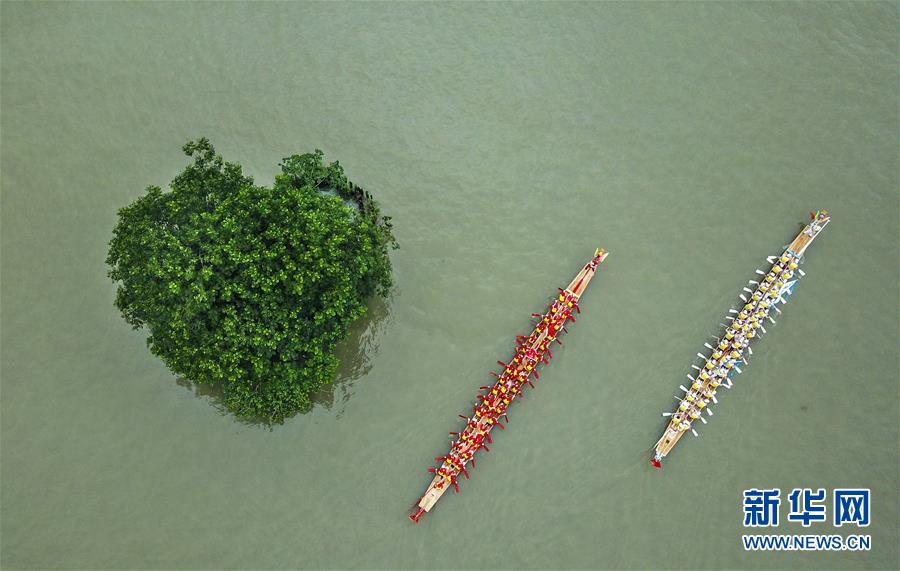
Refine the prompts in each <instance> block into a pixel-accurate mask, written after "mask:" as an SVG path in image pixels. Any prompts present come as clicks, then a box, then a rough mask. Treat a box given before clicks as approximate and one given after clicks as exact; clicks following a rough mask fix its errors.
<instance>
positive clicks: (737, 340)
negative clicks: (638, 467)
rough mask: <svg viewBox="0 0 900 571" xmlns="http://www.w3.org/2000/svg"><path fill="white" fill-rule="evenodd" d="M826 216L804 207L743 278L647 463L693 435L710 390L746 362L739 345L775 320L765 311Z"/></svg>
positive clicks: (787, 284) (780, 296)
mask: <svg viewBox="0 0 900 571" xmlns="http://www.w3.org/2000/svg"><path fill="white" fill-rule="evenodd" d="M830 220H831V218H830V217H829V216H828V212H827V211H825V210H820V211H818V212H810V222H809V224H807V225H806V226H805V227H804V228H803V230H802V231H801V232H800V233H799V234H798V235H797V237H796V238H794V241H793V242H791V243H790V245H788V246H786V247H785V250H784V253H783V254H782V255H781V256H769V257H768V258H766V262H767V263H768V264H770V265H771V266H770V268H769V271H768V272H763V271H762V270H759V269H757V270H756V273H757V274H759V275H760V276H762V277H761V278H759V281H756V280H750V283H749V284H748V286H750V287H747V286H745V287H744V288H743V292H742V293H741V294H739V297H740V298H741V300H742V301H743V304H744V305H743V306H742V307H741V308H740V309H736V308H732V309H730V310H729V312H728V313H729V315H728V317H726V320H727V321H729V322H730V324H722V325H723V326H724V327H725V332H724V334H723V335H722V336H721V338H719V341H718V343H717V344H716V345H715V346H712V345H710V344H709V343H705V344H704V346H705V348H706V349H707V351H708V352H709V355H708V356H707V355H704V354H703V353H697V356H698V357H699V358H701V359H703V360H704V361H706V362H705V364H704V365H703V367H699V366H697V365H696V364H695V365H691V367H692V368H693V369H694V371H695V372H694V376H691V374H688V375H687V378H688V380H690V381H691V385H690V387H688V388H685V387H684V386H683V385H682V386H679V388H680V389H681V390H682V391H683V392H684V396H683V397H681V398H678V397H676V398H678V400H679V403H678V407H677V408H676V409H675V411H674V412H666V413H663V416H666V417H669V424H668V426H667V427H666V429H665V432H664V433H663V435H662V437H661V438H660V439H659V440H658V441H657V443H656V445H655V446H654V449H655V450H654V455H653V457H652V458H651V459H650V464H652V465H653V467H654V468H662V460H663V458H665V457H666V455H668V454H669V452H670V451H671V450H672V448H673V447H674V446H675V444H677V443H678V441H679V439H681V437H682V436H683V435H684V434H685V433H686V432H688V431H690V432H691V433H692V434H693V435H694V436H698V434H697V430H696V429H695V428H694V427H693V425H694V424H695V421H697V420H699V421H700V422H702V423H703V424H706V418H704V416H703V412H704V411H705V412H706V413H707V415H709V416H712V414H713V413H712V410H711V408H710V403H711V402H712V403H718V402H719V401H718V400H717V399H716V390H717V389H718V388H719V387H720V386H721V387H725V388H728V389H730V388H731V387H732V385H733V379H734V378H735V376H736V375H738V374H740V373H741V367H740V364H741V363H743V364H744V365H747V358H746V357H745V356H744V353H745V351H746V352H747V353H749V354H750V355H752V354H753V349H751V348H750V344H751V342H752V341H753V339H754V338H756V337H757V336H760V335H762V334H764V333H766V328H765V325H764V324H763V321H765V320H769V321H770V322H771V323H772V324H774V323H775V320H774V319H773V318H772V316H771V315H770V312H771V311H772V310H774V311H775V312H776V313H781V309H780V308H779V307H778V306H779V305H784V304H785V303H787V300H788V298H789V297H790V296H791V294H792V293H793V292H794V288H795V287H796V285H797V280H798V279H799V278H800V277H802V276H804V275H805V274H804V272H803V270H801V269H799V265H800V263H801V262H802V261H803V254H804V253H805V252H806V249H807V248H808V247H809V245H810V244H812V242H813V240H815V239H816V237H817V236H818V235H819V234H820V233H821V232H822V229H824V228H825V226H827V225H828V222H829V221H830ZM795 272H796V273H795ZM751 287H753V288H754V289H751Z"/></svg>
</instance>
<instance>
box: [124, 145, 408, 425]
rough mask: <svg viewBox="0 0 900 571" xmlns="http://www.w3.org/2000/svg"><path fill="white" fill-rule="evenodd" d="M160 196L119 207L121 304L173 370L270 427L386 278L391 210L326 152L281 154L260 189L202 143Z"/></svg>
mask: <svg viewBox="0 0 900 571" xmlns="http://www.w3.org/2000/svg"><path fill="white" fill-rule="evenodd" d="M183 150H184V152H185V154H186V155H187V156H189V157H192V158H193V162H192V163H190V164H189V165H188V166H186V167H185V168H184V170H183V171H182V172H181V173H180V174H179V175H178V176H176V177H175V179H174V180H173V181H172V182H171V184H170V185H169V190H168V191H165V192H164V191H163V190H162V189H161V188H160V187H157V186H150V187H148V188H147V190H146V193H145V194H144V195H143V196H141V197H140V198H139V199H137V200H136V201H135V202H133V203H132V204H130V205H128V206H126V207H124V208H122V209H121V210H120V211H119V218H118V222H117V224H116V226H115V229H114V231H113V239H112V240H111V242H110V248H109V254H108V256H107V263H108V264H109V266H110V268H111V269H110V271H109V277H110V278H112V279H113V280H114V281H115V282H117V283H118V290H117V293H116V300H115V305H116V307H117V308H118V309H119V310H120V311H121V313H122V316H123V317H124V318H125V320H126V321H127V322H128V323H129V324H131V325H132V326H133V327H134V328H135V329H140V328H146V329H147V331H148V332H149V335H148V337H147V345H148V347H149V348H150V351H151V352H152V353H153V354H154V355H156V356H157V357H159V358H160V359H162V361H163V362H164V363H165V364H166V366H167V367H168V368H169V369H170V370H171V371H172V372H173V373H175V374H177V375H180V376H182V377H184V378H186V379H188V380H190V381H192V382H194V383H197V384H199V385H208V386H210V387H213V388H215V389H216V390H217V391H218V392H220V394H221V402H222V404H223V405H224V407H225V408H226V409H227V410H228V411H230V412H231V413H233V414H234V415H236V416H237V417H240V418H242V419H249V420H256V421H262V422H265V423H268V424H273V423H282V422H283V421H284V419H285V418H287V417H289V416H291V415H293V414H296V413H298V412H303V411H308V410H309V409H310V408H311V407H312V400H311V397H312V395H313V394H314V393H315V392H316V391H317V390H319V389H320V388H322V387H323V386H325V385H327V384H329V383H331V382H332V380H333V378H334V374H335V369H336V367H337V365H338V360H337V358H336V357H335V354H334V350H335V346H336V344H337V343H338V342H340V341H341V340H343V339H344V338H345V337H346V336H347V333H348V328H349V326H350V325H351V324H352V323H353V322H354V321H355V320H357V319H359V318H360V317H362V316H363V315H364V314H365V313H366V301H367V300H368V298H370V297H371V296H374V295H378V296H386V295H387V294H388V292H389V290H390V288H391V286H392V277H391V273H392V270H391V262H390V258H389V255H388V252H389V250H391V249H394V248H397V242H396V240H395V238H394V236H393V232H392V227H391V222H390V217H388V216H382V215H381V213H380V211H379V208H378V204H377V202H376V201H375V200H374V199H373V198H372V196H371V195H370V194H369V193H367V192H365V191H364V190H362V189H361V188H360V187H358V186H356V185H355V184H353V183H352V182H350V181H349V180H348V179H347V177H346V176H345V175H344V170H343V168H342V167H341V165H340V164H339V163H338V162H337V161H335V162H332V163H330V164H326V163H325V162H324V155H323V153H322V151H319V150H316V151H315V152H314V153H307V154H303V155H293V156H291V157H288V158H285V159H283V162H282V163H281V164H280V166H281V173H280V174H278V175H277V176H276V178H275V182H274V185H273V186H272V187H271V188H268V187H264V186H258V185H256V184H254V181H253V179H252V178H250V177H248V176H245V175H244V174H243V173H242V170H241V166H240V164H238V163H234V162H226V161H224V160H223V158H222V157H221V156H220V155H218V154H216V151H215V149H214V147H213V145H212V144H211V143H210V142H209V141H208V140H207V139H205V138H202V139H199V140H197V141H189V142H188V143H187V144H185V145H184V147H183Z"/></svg>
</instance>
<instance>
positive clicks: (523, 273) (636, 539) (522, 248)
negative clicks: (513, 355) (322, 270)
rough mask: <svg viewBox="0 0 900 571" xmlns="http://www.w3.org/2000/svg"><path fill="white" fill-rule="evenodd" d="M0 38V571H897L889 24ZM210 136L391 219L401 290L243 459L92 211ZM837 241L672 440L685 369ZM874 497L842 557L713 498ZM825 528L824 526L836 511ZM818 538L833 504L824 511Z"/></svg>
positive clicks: (649, 14) (578, 10)
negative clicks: (694, 424)
mask: <svg viewBox="0 0 900 571" xmlns="http://www.w3.org/2000/svg"><path fill="white" fill-rule="evenodd" d="M0 19H2V28H0V32H2V58H0V66H2V77H0V79H2V124H0V127H2V408H0V412H2V442H0V444H2V473H0V476H2V496H0V501H2V512H0V516H2V525H0V533H2V535H0V541H2V544H0V548H2V552H0V557H2V559H0V563H2V567H3V568H4V569H33V568H34V569H48V568H84V569H138V568H140V569H167V568H192V569H218V568H242V569H251V568H252V569H274V568H315V569H322V568H359V569H375V568H378V569H381V568H388V569H393V568H402V569H406V568H444V569H468V568H498V569H576V568H602V569H622V568H685V569H694V568H723V567H727V568H788V567H797V568H806V569H823V568H887V569H897V568H898V567H900V555H898V546H900V532H898V520H900V514H898V488H900V479H898V472H900V459H898V448H900V437H898V430H900V410H898V390H900V389H898V386H900V380H898V370H900V369H898V356H897V355H898V342H900V340H898V315H900V314H898V299H900V292H898V272H900V267H898V215H900V205H898V170H900V162H898V157H900V149H898V129H900V122H898V109H900V103H898V37H900V32H898V4H897V3H868V2H857V3H749V4H732V3H674V2H657V3H632V4H619V3H556V2H553V3H549V2H548V3H515V4H507V3H492V4H475V3H468V4H417V3H397V4H389V3H299V2H298V3H187V2H185V3H107V2H92V3H31V2H29V3H18V2H3V3H2V5H0ZM199 136H207V137H209V138H210V139H211V140H212V141H213V143H214V144H215V145H216V147H217V149H218V150H219V151H220V152H221V153H223V154H224V155H225V157H226V159H229V160H235V161H239V162H240V163H241V164H242V165H243V166H244V168H245V171H246V172H248V173H250V174H252V175H253V176H254V177H255V178H256V180H257V182H259V183H260V184H265V185H268V184H270V183H271V180H272V177H273V175H274V173H275V172H276V171H277V163H278V162H279V161H280V159H281V157H284V156H287V155H289V154H292V153H299V152H307V151H311V150H312V149H314V148H316V147H318V148H321V149H323V150H324V151H325V153H326V156H327V157H328V158H331V159H339V160H340V161H341V163H342V164H343V165H344V167H345V169H346V171H347V174H348V175H349V177H350V178H351V180H353V181H355V182H357V183H359V184H360V185H362V186H363V187H365V188H366V189H367V190H369V191H371V192H372V193H373V194H374V195H375V196H376V197H377V198H378V199H379V200H380V202H381V203H382V206H383V210H384V212H385V213H386V214H390V215H392V216H393V217H394V224H395V229H396V235H397V238H398V239H399V241H400V243H401V249H400V250H398V251H396V252H395V253H394V254H393V262H394V265H395V270H396V282H397V287H396V290H395V292H394V295H393V296H392V298H391V299H390V300H389V301H388V302H386V303H373V304H372V311H371V314H370V316H369V317H368V318H366V319H365V320H364V321H363V322H360V323H359V324H358V325H357V326H356V327H355V328H354V332H353V336H352V338H351V339H349V340H348V341H347V342H346V343H344V344H343V346H342V347H341V350H340V353H341V357H342V360H343V364H342V366H341V369H340V371H339V373H338V378H337V381H336V384H335V387H334V390H333V391H329V392H328V393H327V394H323V395H322V396H321V398H320V404H319V405H318V406H317V407H316V408H315V410H313V411H312V412H311V413H309V414H305V415H299V416H296V417H294V418H291V419H289V420H288V421H287V422H286V423H285V424H284V425H283V426H277V427H275V428H274V429H273V430H271V431H269V430H266V429H264V428H261V427H259V426H254V425H247V424H242V423H240V422H237V421H235V419H234V418H233V417H231V416H228V415H223V414H221V413H220V412H219V411H218V409H217V407H216V404H215V402H214V400H211V399H210V398H209V397H208V396H206V395H204V394H202V393H200V394H198V393H197V392H196V391H195V390H193V389H192V388H191V387H190V385H189V384H188V383H186V382H184V381H180V380H178V379H176V378H175V377H174V376H173V375H172V374H170V373H169V372H168V371H167V370H166V369H165V367H164V366H163V365H162V364H161V363H160V361H159V360H157V359H156V358H154V357H153V356H151V355H150V354H149V352H148V351H147V349H146V347H145V344H144V337H145V334H144V333H143V332H138V331H133V330H131V329H130V328H129V326H128V325H127V324H126V323H125V322H124V321H123V320H122V318H121V317H120V316H119V315H118V313H117V311H116V309H115V308H114V307H113V296H114V291H115V287H114V285H113V284H112V283H111V282H110V281H109V280H108V278H107V277H106V271H107V268H106V266H105V263H104V258H105V256H106V251H107V242H108V241H109V239H110V237H111V229H112V226H113V224H114V222H115V220H116V211H117V209H118V208H119V207H121V206H124V205H126V204H128V203H129V202H131V201H132V200H134V199H135V198H136V197H137V196H139V195H140V194H141V193H142V191H143V189H144V187H145V186H147V185H150V184H159V185H162V186H165V185H166V184H167V183H168V182H169V181H170V180H171V179H172V177H173V176H174V175H175V174H176V173H177V172H178V171H179V170H180V169H181V168H182V166H183V165H184V164H185V163H186V160H187V159H186V158H185V157H184V156H183V155H182V154H181V151H180V147H181V145H182V144H183V143H184V142H185V141H186V140H187V139H189V138H195V137H199ZM818 208H827V209H828V210H829V212H830V213H831V215H832V217H833V221H832V223H831V224H830V225H829V227H828V228H827V229H826V230H825V231H824V233H823V234H822V236H821V237H820V238H819V239H818V240H817V241H816V243H815V244H813V245H812V247H811V248H810V249H809V251H808V253H807V260H806V263H805V265H804V266H803V268H804V270H805V271H806V272H807V276H806V277H805V278H804V279H803V280H801V282H800V284H799V286H798V288H797V291H796V294H795V295H794V298H793V300H792V302H791V303H789V304H788V305H787V307H786V309H785V310H784V314H783V315H782V316H780V317H778V324H777V325H775V326H771V327H769V334H768V335H766V336H764V337H763V338H762V339H761V340H760V341H758V342H757V343H755V344H754V356H752V357H751V358H750V366H749V367H747V369H746V370H745V371H744V374H743V375H741V376H740V377H739V378H738V379H737V382H736V383H735V387H734V389H733V390H731V391H720V397H721V398H720V399H719V400H720V404H719V405H717V406H716V407H715V409H714V410H715V413H716V415H715V416H714V417H712V418H710V422H709V424H708V425H700V427H699V429H698V432H699V433H700V437H699V438H696V439H695V438H692V437H690V436H687V437H686V438H685V439H684V440H683V441H682V442H681V443H679V445H678V446H676V447H675V449H674V450H673V452H672V454H671V455H670V456H669V458H668V459H667V460H666V463H665V467H664V468H663V469H662V471H658V472H657V471H654V470H653V469H652V468H651V467H650V466H649V464H648V462H647V460H648V458H649V454H650V448H651V446H652V445H653V444H654V442H655V441H656V440H657V438H658V437H659V436H660V434H661V432H662V429H663V427H664V422H665V421H664V419H663V418H662V417H661V416H660V413H661V412H663V411H667V410H670V409H671V408H672V407H673V405H674V404H675V400H674V398H673V395H676V394H680V391H679V390H678V385H679V384H683V383H685V381H686V379H685V374H686V373H688V372H690V368H689V367H690V365H691V363H692V362H693V358H694V355H695V354H696V353H697V352H698V351H699V350H702V349H703V343H704V342H706V341H709V340H710V338H709V336H710V335H712V334H715V333H717V331H718V324H719V323H720V322H721V321H722V316H723V315H724V314H725V312H726V311H727V310H728V308H729V307H731V306H732V304H733V303H735V302H736V301H738V300H737V297H736V295H737V294H738V293H739V292H740V289H741V287H742V286H743V285H745V284H746V280H748V279H751V278H753V277H754V274H753V272H754V269H756V268H757V267H761V266H762V264H763V263H764V259H765V257H766V256H767V255H772V254H776V253H780V252H781V248H782V246H784V245H785V244H786V243H788V242H789V241H790V240H791V239H792V238H793V237H794V236H795V235H796V233H797V232H798V230H799V228H800V223H801V222H802V221H804V220H805V219H807V217H808V212H809V211H810V210H815V209H818ZM597 246H603V247H605V248H606V249H607V250H609V251H610V252H611V255H610V257H609V259H608V260H607V261H606V263H605V264H604V265H603V267H602V269H601V271H600V272H599V274H598V275H597V277H596V278H595V280H594V281H593V282H592V283H591V285H590V287H589V289H588V291H587V293H586V294H585V296H584V298H583V303H582V309H583V313H582V315H581V319H579V321H578V323H576V324H574V325H573V326H572V327H570V334H569V335H568V336H567V338H566V339H565V341H566V346H565V347H562V348H560V350H559V351H557V352H555V356H556V357H557V358H556V359H554V361H553V363H552V364H551V365H550V366H549V367H547V368H546V370H545V372H544V374H542V375H541V381H540V384H539V385H538V388H537V390H536V391H535V392H534V393H532V394H529V395H527V398H526V400H525V401H524V402H521V403H518V404H516V405H515V406H514V407H513V408H511V410H510V413H511V414H510V416H511V423H510V424H509V426H508V429H507V430H506V431H504V432H501V433H499V434H497V435H496V438H495V442H494V445H493V446H492V447H491V450H492V451H491V453H490V454H487V455H484V456H483V457H482V458H480V459H479V460H478V466H477V469H476V470H475V471H474V473H473V474H472V479H471V480H469V481H463V482H462V485H461V488H462V493H461V494H460V495H458V496H457V495H455V494H450V495H448V496H445V498H444V499H442V500H441V502H440V503H439V504H438V505H437V507H436V509H435V510H434V511H433V512H432V513H431V514H428V515H427V516H425V517H424V518H423V519H422V523H421V524H420V525H419V526H415V525H413V524H412V523H411V522H410V521H409V520H407V519H406V515H407V513H409V508H410V507H411V505H412V504H413V502H414V501H416V500H417V499H418V498H419V497H420V495H421V494H422V492H423V491H424V490H425V487H426V486H427V484H428V481H429V478H430V475H429V474H427V473H426V472H425V470H426V468H428V467H429V466H432V465H433V463H432V458H433V457H434V456H437V455H439V454H442V453H443V452H445V451H446V448H447V444H448V442H449V439H448V436H447V432H448V431H451V430H456V429H457V428H458V427H459V426H460V424H459V419H457V417H456V415H457V413H464V412H466V411H467V409H469V408H470V406H471V400H472V398H473V397H474V395H475V393H476V392H477V388H478V386H479V385H482V384H485V383H486V382H487V381H488V380H489V379H490V377H489V376H488V371H490V370H492V368H493V367H494V362H495V361H496V360H497V359H501V358H506V357H507V356H509V354H510V350H511V348H512V341H513V337H514V335H515V334H518V333H521V332H523V331H526V330H527V327H528V326H529V317H528V316H529V314H530V313H532V312H535V311H541V310H543V308H544V307H545V304H546V302H547V299H548V296H550V295H552V294H553V293H554V292H555V291H556V288H557V287H559V286H565V285H566V284H567V283H568V281H569V280H570V279H571V277H572V276H573V275H574V274H575V273H576V272H577V271H578V269H579V267H580V266H581V265H582V264H583V263H585V262H586V261H587V260H588V259H589V258H590V255H591V253H592V252H593V251H594V248H595V247H597ZM843 486H847V487H868V488H871V489H872V494H873V507H872V524H871V525H870V526H869V527H868V528H866V529H856V528H855V527H853V526H851V527H850V528H849V529H848V528H847V527H846V526H844V527H843V528H840V529H836V528H834V527H832V525H831V523H830V521H829V522H828V523H819V524H813V526H811V527H810V528H808V529H804V528H802V527H801V526H799V525H797V524H794V523H790V524H788V523H783V524H782V525H781V527H779V528H777V529H773V530H771V533H826V534H831V533H840V534H841V535H847V534H848V533H866V534H870V535H871V536H872V549H871V551H868V552H841V553H748V552H745V551H744V549H743V547H742V545H741V535H742V534H743V533H745V528H744V527H743V526H742V523H743V511H742V507H741V506H742V503H741V502H742V492H743V490H745V489H748V488H753V487H766V488H769V487H779V488H781V489H782V490H783V491H784V494H783V497H782V501H783V505H782V511H781V517H782V520H784V519H785V516H786V513H787V498H786V494H787V491H789V490H790V489H792V488H795V487H812V488H817V487H823V488H826V489H827V490H829V493H830V490H831V489H832V488H835V487H843ZM829 509H830V503H829ZM830 515H831V512H830V511H829V517H830Z"/></svg>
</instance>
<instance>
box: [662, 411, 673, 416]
mask: <svg viewBox="0 0 900 571" xmlns="http://www.w3.org/2000/svg"><path fill="white" fill-rule="evenodd" d="M663 416H672V413H671V412H664V413H663Z"/></svg>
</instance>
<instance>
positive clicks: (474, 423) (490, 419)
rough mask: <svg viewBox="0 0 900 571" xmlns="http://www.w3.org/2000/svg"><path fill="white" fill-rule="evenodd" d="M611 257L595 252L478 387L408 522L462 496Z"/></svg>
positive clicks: (432, 471) (415, 520) (538, 376)
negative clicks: (491, 379)
mask: <svg viewBox="0 0 900 571" xmlns="http://www.w3.org/2000/svg"><path fill="white" fill-rule="evenodd" d="M608 255H609V253H608V252H605V251H603V250H602V249H597V250H596V251H595V252H594V257H593V258H592V259H591V261H589V262H588V263H587V264H585V266H584V267H583V268H581V271H580V272H578V274H577V275H576V276H575V278H574V279H573V280H572V282H571V283H570V284H569V286H568V287H567V288H566V289H559V295H558V296H557V297H556V298H555V299H554V300H553V301H552V302H551V304H550V306H549V307H548V308H547V311H546V312H545V313H543V314H540V313H533V314H531V316H532V317H535V318H537V323H536V325H535V327H534V329H533V330H532V331H531V333H530V334H529V335H527V336H526V335H519V336H517V337H516V350H515V354H514V355H513V357H512V359H510V360H509V361H508V362H506V363H504V362H503V361H497V364H498V365H499V366H500V367H501V369H500V372H492V373H491V374H492V375H493V376H495V377H497V382H496V383H494V385H493V386H483V387H480V390H481V391H482V392H481V393H479V395H478V398H477V401H476V405H475V407H474V410H473V411H472V416H471V417H466V416H463V415H459V416H460V418H462V419H463V420H465V422H466V424H465V426H464V427H463V428H462V430H461V431H460V432H451V433H450V436H451V437H455V441H454V442H453V444H452V445H451V447H450V451H449V452H447V454H446V455H444V456H439V457H437V458H435V461H436V462H440V463H441V464H440V466H439V467H438V468H429V469H428V472H430V473H432V474H434V479H433V480H432V481H431V484H429V486H428V489H427V490H426V491H425V495H423V496H422V498H421V499H420V500H419V501H418V503H417V505H416V511H415V513H412V514H410V515H409V519H411V520H412V521H414V522H416V523H419V518H420V517H422V515H423V514H425V513H427V512H430V511H431V510H432V509H433V508H434V506H435V504H436V503H437V501H438V500H439V499H441V496H443V495H444V492H446V491H447V490H448V489H449V488H451V487H452V488H453V489H454V490H455V491H456V493H459V481H458V478H459V476H460V475H462V476H464V477H465V478H466V479H468V478H469V472H468V470H467V469H466V466H467V465H469V464H471V467H472V468H474V467H475V454H476V453H477V452H478V451H479V450H480V449H482V448H484V449H485V450H487V451H488V452H490V448H488V444H491V443H492V442H493V440H492V439H491V430H493V428H494V427H495V426H499V427H500V428H501V429H505V428H506V426H505V425H504V424H503V422H501V420H505V421H506V422H509V417H508V416H507V414H506V409H507V407H508V406H509V405H510V404H511V403H512V402H513V401H515V400H516V398H517V397H521V396H522V392H523V391H524V389H525V385H528V386H530V387H531V388H532V389H533V388H534V381H533V380H532V378H533V379H539V378H540V374H539V373H538V370H537V369H538V365H539V364H541V363H543V364H548V363H549V362H550V359H552V358H553V353H552V352H551V351H550V345H551V344H552V343H553V342H554V341H555V342H556V343H558V344H560V345H562V341H560V339H559V338H560V336H561V335H562V334H563V333H565V332H567V329H566V323H567V322H569V321H572V322H574V321H575V316H574V314H575V313H581V309H580V308H579V307H578V300H579V299H580V298H581V295H582V294H583V293H584V290H585V289H586V288H587V286H588V284H589V283H590V281H591V278H593V277H594V273H595V272H596V270H597V267H598V266H599V265H600V263H602V262H603V260H605V259H606V257H607V256H608Z"/></svg>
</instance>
